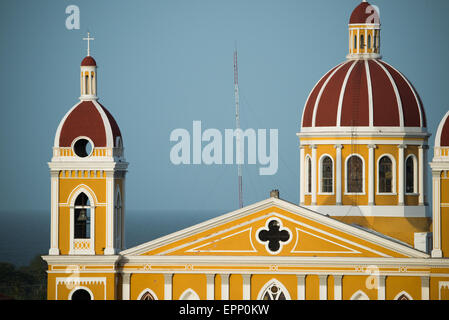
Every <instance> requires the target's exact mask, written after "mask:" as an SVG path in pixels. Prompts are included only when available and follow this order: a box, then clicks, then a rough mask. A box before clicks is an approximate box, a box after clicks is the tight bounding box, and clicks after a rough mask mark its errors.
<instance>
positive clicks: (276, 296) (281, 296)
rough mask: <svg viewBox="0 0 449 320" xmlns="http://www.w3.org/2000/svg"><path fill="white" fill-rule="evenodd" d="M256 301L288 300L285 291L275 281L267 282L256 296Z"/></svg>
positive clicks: (288, 297)
mask: <svg viewBox="0 0 449 320" xmlns="http://www.w3.org/2000/svg"><path fill="white" fill-rule="evenodd" d="M257 299H258V300H290V299H291V298H290V294H289V293H288V291H287V289H286V288H285V287H284V286H283V285H282V283H280V282H279V281H277V280H276V279H273V280H270V281H269V282H267V283H266V284H265V285H264V286H263V288H262V289H261V290H260V292H259V294H258V298H257Z"/></svg>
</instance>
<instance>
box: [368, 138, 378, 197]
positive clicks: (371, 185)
mask: <svg viewBox="0 0 449 320" xmlns="http://www.w3.org/2000/svg"><path fill="white" fill-rule="evenodd" d="M368 148H369V154H368V205H369V206H373V205H374V190H375V188H376V186H375V184H374V176H375V164H374V150H375V149H376V148H377V146H376V145H375V144H369V145H368Z"/></svg>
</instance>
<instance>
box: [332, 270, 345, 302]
mask: <svg viewBox="0 0 449 320" xmlns="http://www.w3.org/2000/svg"><path fill="white" fill-rule="evenodd" d="M342 278H343V276H342V275H334V300H341V299H342V296H343V295H342V292H343V290H342V287H341V280H342Z"/></svg>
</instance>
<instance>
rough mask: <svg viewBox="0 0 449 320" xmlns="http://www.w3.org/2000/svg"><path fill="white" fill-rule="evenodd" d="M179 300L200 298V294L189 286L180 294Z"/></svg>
mask: <svg viewBox="0 0 449 320" xmlns="http://www.w3.org/2000/svg"><path fill="white" fill-rule="evenodd" d="M179 300H200V296H199V295H198V294H197V293H196V292H195V291H194V290H192V289H190V288H189V289H187V290H185V291H184V292H183V293H182V294H181V296H180V297H179Z"/></svg>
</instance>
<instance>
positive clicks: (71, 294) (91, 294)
mask: <svg viewBox="0 0 449 320" xmlns="http://www.w3.org/2000/svg"><path fill="white" fill-rule="evenodd" d="M78 290H86V291H87V292H88V293H89V295H90V300H94V294H93V293H92V291H91V290H90V289H89V288H88V287H85V286H76V287H75V288H73V289H72V291H70V292H69V300H72V296H73V294H74V293H75V291H78Z"/></svg>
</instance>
